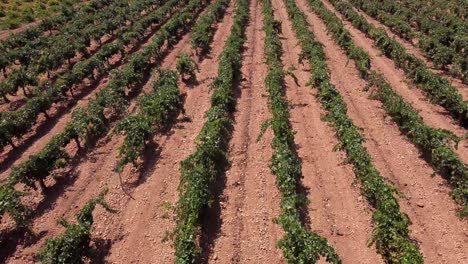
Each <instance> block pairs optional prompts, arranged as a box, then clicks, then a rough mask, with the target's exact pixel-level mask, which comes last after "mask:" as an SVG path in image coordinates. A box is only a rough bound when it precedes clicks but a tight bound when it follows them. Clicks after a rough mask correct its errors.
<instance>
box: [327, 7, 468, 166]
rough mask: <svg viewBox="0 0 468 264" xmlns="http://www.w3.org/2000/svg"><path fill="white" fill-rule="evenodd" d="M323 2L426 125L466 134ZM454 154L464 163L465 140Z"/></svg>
mask: <svg viewBox="0 0 468 264" xmlns="http://www.w3.org/2000/svg"><path fill="white" fill-rule="evenodd" d="M323 3H324V4H325V6H326V7H327V8H328V9H329V10H331V11H332V12H333V13H334V14H335V15H337V16H338V17H339V18H341V20H342V21H343V23H344V25H345V27H346V29H347V30H349V32H350V33H351V36H352V37H353V40H354V42H355V43H356V46H357V47H360V48H362V49H364V50H365V51H366V52H367V53H369V55H370V57H371V64H372V67H373V68H374V69H375V70H377V71H379V72H382V73H383V74H384V76H385V78H386V79H387V81H388V82H389V83H390V84H391V85H392V87H393V88H394V89H395V91H396V92H397V93H398V94H400V95H401V96H402V97H403V98H404V99H405V100H406V101H407V102H409V103H410V104H411V105H412V106H413V107H414V108H415V109H416V110H418V111H419V113H420V115H421V117H422V118H423V119H424V121H425V122H426V124H428V125H429V126H431V127H436V128H443V129H447V130H449V131H452V132H454V133H455V134H457V135H459V136H462V135H464V134H465V133H466V130H465V129H463V128H462V127H460V126H459V125H458V123H457V121H455V120H453V118H451V117H450V115H449V114H448V113H447V111H446V110H444V109H443V108H442V107H441V106H439V105H435V104H432V103H430V102H429V101H428V99H427V98H426V96H425V95H424V92H423V91H421V90H420V89H417V88H415V87H414V85H413V84H412V83H411V81H410V80H408V79H407V78H406V77H405V73H404V72H403V70H401V69H398V67H397V66H396V65H395V63H394V62H393V61H392V60H391V59H389V58H387V57H385V55H383V54H382V53H381V52H380V50H378V49H377V48H376V47H374V45H373V43H374V42H373V40H372V39H369V38H368V37H367V36H366V35H365V34H364V33H362V32H361V31H359V30H358V29H356V28H354V27H353V26H352V25H351V24H350V23H349V22H348V21H346V20H345V19H343V17H342V16H341V14H340V13H339V12H337V11H336V10H335V9H334V8H333V6H332V5H331V4H330V3H329V2H328V1H326V0H324V1H323ZM347 61H348V60H346V62H347ZM343 63H344V62H343ZM458 153H459V155H460V156H461V158H462V159H463V160H464V161H465V162H467V161H468V143H463V144H461V145H460V149H459V151H458Z"/></svg>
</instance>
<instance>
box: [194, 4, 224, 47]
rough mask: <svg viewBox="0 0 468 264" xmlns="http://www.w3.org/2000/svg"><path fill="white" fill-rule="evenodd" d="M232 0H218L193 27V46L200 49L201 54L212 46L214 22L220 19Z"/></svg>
mask: <svg viewBox="0 0 468 264" xmlns="http://www.w3.org/2000/svg"><path fill="white" fill-rule="evenodd" d="M229 2H231V1H230V0H217V1H216V2H215V3H214V4H213V5H212V6H211V7H210V9H209V10H207V13H206V15H204V16H203V17H202V18H201V19H200V20H199V21H198V22H197V24H196V25H195V26H194V27H193V30H192V32H191V36H192V47H193V48H194V49H195V50H197V51H198V50H200V53H201V54H205V53H207V52H208V50H209V48H210V42H211V39H212V38H213V34H214V33H213V31H212V30H211V27H212V26H213V24H214V22H217V21H220V20H221V19H222V18H223V16H224V13H225V12H226V9H227V8H228V5H229Z"/></svg>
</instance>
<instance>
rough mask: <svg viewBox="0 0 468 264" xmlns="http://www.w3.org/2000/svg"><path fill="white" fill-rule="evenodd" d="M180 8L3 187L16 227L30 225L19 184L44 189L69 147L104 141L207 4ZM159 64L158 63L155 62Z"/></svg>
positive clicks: (2, 205)
mask: <svg viewBox="0 0 468 264" xmlns="http://www.w3.org/2000/svg"><path fill="white" fill-rule="evenodd" d="M172 1H175V2H177V6H176V7H175V8H183V9H181V10H180V11H179V12H177V13H176V14H175V15H174V16H173V17H172V18H171V19H170V20H169V21H168V22H167V23H166V24H164V25H163V26H162V27H161V29H160V30H159V32H158V33H157V34H156V35H155V36H154V38H153V39H152V42H151V43H150V44H148V45H146V46H145V47H144V48H143V49H142V50H141V51H140V52H138V53H136V54H134V55H133V56H132V57H131V58H130V59H129V63H128V64H126V65H125V66H124V67H123V68H122V69H121V70H118V71H115V72H114V73H113V76H112V78H111V81H110V82H109V83H108V85H107V86H106V87H105V88H104V89H103V90H101V91H99V93H98V94H97V95H96V97H95V98H94V99H93V100H92V101H91V102H90V103H89V105H88V106H87V107H86V108H82V109H77V110H75V111H74V113H73V115H72V120H71V121H70V122H69V123H68V124H67V125H66V128H65V130H64V131H63V132H61V133H59V134H57V135H55V136H54V137H53V138H52V139H51V140H50V141H49V143H48V144H47V145H46V146H45V147H44V148H43V149H42V150H41V151H39V153H37V154H35V155H32V156H30V157H29V159H28V160H26V161H24V162H22V163H21V164H20V165H19V166H17V167H14V168H13V169H12V172H11V174H10V175H9V176H8V181H7V183H5V184H4V185H3V186H1V187H0V198H2V199H4V200H0V213H2V215H3V214H5V213H8V214H9V215H10V216H11V217H12V218H13V220H14V221H15V222H16V224H17V226H18V227H20V228H25V227H26V228H27V227H28V224H29V221H28V219H29V217H31V216H30V215H29V214H28V212H29V210H28V209H27V208H26V207H25V206H23V205H22V204H21V202H20V201H19V198H20V197H21V196H22V195H24V194H23V193H21V192H18V191H16V190H15V189H14V187H15V185H16V184H18V183H23V184H24V185H26V186H28V187H30V188H35V182H36V181H38V182H39V183H40V184H41V185H44V184H43V179H45V178H46V177H48V176H49V175H50V174H51V172H52V171H54V170H55V169H57V168H60V167H63V166H66V161H67V160H69V159H70V156H69V154H68V153H67V151H66V150H65V147H66V146H67V145H68V144H69V143H70V142H71V141H72V140H75V141H76V142H77V143H78V145H79V140H80V139H81V140H84V141H85V142H88V143H90V142H93V141H96V140H97V139H99V138H100V137H103V136H104V135H105V134H106V132H107V131H108V130H109V128H110V126H111V124H112V122H113V120H115V119H118V118H119V117H121V116H122V115H123V114H124V112H125V109H126V108H127V106H128V104H129V99H130V97H128V96H127V93H126V91H127V90H129V91H136V90H137V89H138V87H139V85H140V84H141V82H142V81H143V77H144V76H145V75H146V74H149V73H150V72H151V70H152V69H153V68H154V67H155V66H156V63H157V61H159V60H160V59H161V58H162V56H164V53H163V52H162V51H161V49H162V47H163V46H164V44H165V43H168V44H169V45H171V43H173V42H174V41H175V40H176V39H178V38H180V36H181V35H182V34H184V33H185V32H186V31H187V30H188V29H190V27H191V25H192V24H193V23H194V19H195V17H196V16H194V14H198V13H199V12H201V10H202V9H203V8H204V5H205V3H204V2H202V1H198V0H185V1H180V0H172ZM155 61H156V62H155Z"/></svg>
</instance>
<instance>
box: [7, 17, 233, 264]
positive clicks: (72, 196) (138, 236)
mask: <svg viewBox="0 0 468 264" xmlns="http://www.w3.org/2000/svg"><path fill="white" fill-rule="evenodd" d="M228 13H229V10H228ZM226 20H227V21H226V23H228V24H229V23H231V24H232V22H230V21H231V20H232V19H231V18H230V17H228V19H226ZM226 23H225V24H226ZM229 28H230V25H229ZM219 31H221V34H218V33H216V36H215V40H216V41H224V39H225V38H227V36H226V35H227V33H226V32H227V31H228V27H226V26H225V25H224V24H223V25H222V26H220V30H219ZM215 43H216V42H215ZM221 48H222V47H219V48H217V47H215V48H214V49H213V53H212V54H213V58H215V59H216V60H217V55H218V54H219V53H220V52H221V51H220V50H221ZM190 49H191V43H190V36H189V34H186V35H185V36H184V37H183V38H182V39H181V40H180V41H179V42H178V43H177V44H176V45H175V46H174V47H173V48H172V49H171V50H170V53H169V54H168V55H167V56H166V57H165V59H163V60H162V62H161V67H162V68H174V67H175V63H176V57H177V55H178V54H180V53H181V52H189V51H190ZM216 60H215V61H213V59H209V60H205V61H203V62H202V64H201V65H200V68H201V69H202V71H201V72H200V73H199V74H197V78H198V80H200V83H201V84H200V85H199V87H194V89H191V88H188V87H186V86H185V85H181V90H182V91H181V92H182V93H187V97H186V102H185V107H186V111H187V115H189V116H191V117H192V118H193V122H192V123H180V124H178V125H177V126H175V127H173V128H172V129H171V131H169V132H168V133H167V134H166V135H162V136H156V137H155V138H154V141H155V142H156V145H157V146H158V147H156V146H155V148H156V149H153V150H151V151H150V153H147V154H148V155H149V156H148V157H146V158H147V159H149V162H152V163H153V164H149V165H148V164H146V165H145V167H144V168H143V169H144V170H145V171H144V175H137V174H138V173H136V172H134V171H130V170H129V169H128V168H127V170H126V172H125V174H124V175H122V179H123V180H126V181H125V183H124V184H125V185H126V192H123V191H122V188H121V185H120V180H119V176H118V175H117V174H115V173H114V171H113V169H114V166H115V165H116V162H117V160H118V148H119V146H121V145H122V143H123V137H121V136H117V135H116V136H114V137H109V136H107V137H106V138H104V139H102V140H100V141H99V142H98V144H97V146H96V147H95V148H94V149H93V150H92V151H91V152H90V153H89V154H88V155H87V156H86V158H85V160H84V161H83V162H82V163H80V164H78V165H77V166H76V167H75V168H73V171H72V172H71V173H70V174H71V175H68V176H67V177H74V178H75V179H76V180H74V181H73V183H72V184H71V185H70V186H69V187H68V188H67V189H66V190H65V191H63V192H61V193H60V194H59V195H57V194H55V193H53V194H52V195H55V196H58V198H57V199H56V201H55V203H54V207H53V208H50V209H49V210H48V211H46V212H45V213H43V215H41V216H40V217H38V218H37V219H35V221H34V223H33V230H38V231H39V232H41V236H40V240H39V241H37V242H35V243H34V244H33V245H30V246H29V245H26V246H25V245H19V246H18V247H17V251H16V252H15V254H14V256H12V257H11V258H10V259H9V260H8V261H7V263H30V262H33V256H34V254H35V253H37V251H38V249H39V248H40V246H41V245H42V244H43V243H44V242H45V238H50V237H55V236H57V235H58V234H60V233H61V232H63V228H61V227H59V226H58V224H57V219H59V218H60V217H62V216H63V217H65V218H66V219H74V214H75V213H76V212H77V211H78V210H80V209H81V208H82V206H83V205H84V204H85V203H86V202H87V201H88V200H89V199H91V198H94V197H96V196H97V195H98V194H99V192H100V191H101V190H102V189H103V188H104V187H105V186H108V187H109V194H108V195H107V197H106V201H108V202H109V204H110V205H111V207H113V208H115V209H117V210H119V211H120V213H119V214H116V215H109V213H108V212H105V211H104V210H103V209H102V208H99V207H98V208H97V209H96V211H95V213H94V215H95V225H94V226H93V229H94V230H95V234H96V236H97V238H99V239H100V240H99V242H100V244H99V245H98V247H99V248H100V251H101V252H103V253H102V256H101V257H102V258H103V259H104V258H105V255H106V254H107V253H108V251H109V250H110V249H111V245H113V244H114V243H117V242H121V241H120V240H122V239H123V238H124V237H125V236H126V234H128V233H131V235H132V236H133V237H134V239H133V241H135V240H136V241H138V242H139V241H141V242H143V240H144V239H145V238H146V240H145V242H148V238H149V237H148V236H145V233H144V232H139V233H137V232H133V231H132V232H126V230H127V227H128V226H130V227H135V226H136V227H137V228H138V230H139V231H142V229H147V228H148V227H149V225H148V223H141V224H139V225H135V223H134V221H135V220H134V219H133V217H135V216H136V215H138V216H139V220H140V219H141V218H143V216H144V214H146V215H147V216H148V215H149V214H150V213H154V212H156V213H157V211H149V210H147V209H148V208H147V207H148V206H151V204H152V203H151V200H149V201H148V197H150V196H151V195H150V196H148V191H149V190H153V189H156V187H157V186H164V185H165V184H166V183H167V181H169V180H168V179H169V177H170V176H173V175H175V173H169V172H168V173H165V174H163V173H161V172H160V171H159V172H158V170H160V169H159V168H160V167H164V166H166V167H167V166H170V167H171V168H172V167H178V164H179V161H180V160H182V158H183V157H184V155H185V154H186V153H187V151H189V150H188V148H183V146H185V145H192V142H193V140H194V138H195V136H196V135H197V131H196V130H199V129H200V128H201V125H199V124H202V123H203V122H202V121H200V122H197V120H196V119H195V114H196V115H197V118H198V119H203V118H204V115H203V114H204V111H203V109H202V108H203V107H205V108H206V109H207V108H208V107H209V98H208V97H209V82H208V81H207V80H208V79H210V78H211V77H212V76H211V75H214V74H211V71H212V68H210V67H209V66H210V65H215V64H216V65H217V63H215V62H216ZM204 66H205V67H204ZM204 69H207V71H206V72H205V71H204ZM208 71H209V72H208ZM214 72H216V69H215V71H214ZM154 78H155V76H151V78H150V80H149V81H147V82H146V84H145V85H144V87H143V90H144V91H149V90H150V89H151V83H152V81H153V80H154ZM134 107H135V101H132V105H131V106H130V108H134ZM130 111H132V109H130ZM192 113H193V115H192ZM198 125H199V126H200V128H197V129H196V130H195V129H194V126H198ZM178 130H180V131H181V132H179V134H182V135H179V138H178V140H179V141H177V138H175V137H176V135H177V132H178ZM194 130H195V131H194ZM192 134H193V135H192ZM188 137H191V138H188ZM181 138H182V139H181ZM174 144H178V146H173V145H174ZM149 148H151V146H150V147H149ZM174 150H178V152H177V151H174ZM169 151H170V152H171V153H169V154H166V153H165V152H169ZM181 151H182V152H183V153H181ZM172 152H174V153H172ZM187 155H188V154H187ZM166 156H168V157H166ZM171 158H172V159H171ZM158 159H159V160H160V161H161V165H159V164H158V165H156V164H154V163H156V162H157V160H158ZM173 160H175V161H173ZM158 162H159V161H158ZM151 166H154V167H151ZM176 172H177V173H178V170H177V171H176ZM160 174H161V175H167V176H166V178H164V179H163V180H164V181H162V182H161V181H160V178H161V175H160ZM126 177H127V178H128V179H126ZM135 178H136V179H135ZM154 180H156V181H157V182H154ZM150 181H151V183H152V184H151V186H148V185H150ZM144 183H148V184H146V185H143V184H144ZM177 184H178V180H175V181H174V186H175V187H174V192H173V195H174V196H175V199H174V201H176V198H177V197H176V196H177V191H176V188H177ZM139 185H141V189H139V188H137V187H138V186H139ZM132 186H134V187H135V189H134V190H132V193H131V195H132V196H133V197H134V198H135V199H136V200H131V198H130V197H129V196H128V195H127V194H126V193H128V189H129V187H132ZM143 188H144V189H143ZM142 189H143V190H142ZM165 189H166V188H162V189H160V190H159V191H160V192H164V191H165ZM171 194H172V193H171ZM137 195H138V196H137ZM34 198H36V197H34ZM37 199H40V197H38V198H37ZM165 201H166V200H163V199H161V200H160V201H159V203H157V204H156V205H155V207H156V208H157V209H158V210H159V211H162V210H161V205H162V204H163V202H165ZM142 203H143V204H144V206H146V208H142V209H141V210H142V211H137V212H135V210H137V209H140V208H139V206H141V205H142ZM148 203H150V204H148ZM128 208H130V209H132V210H129V209H128ZM129 211H131V212H132V213H128V212H129ZM127 213H128V214H127ZM122 214H125V217H126V219H123V217H124V216H122ZM161 214H162V213H161ZM129 218H131V219H129ZM149 218H152V216H150V217H149ZM124 220H125V221H128V222H126V223H125V224H127V226H125V225H124V223H122V222H124ZM146 220H147V219H146ZM151 221H153V220H151ZM165 221H166V222H167V221H170V219H165ZM170 222H171V221H170ZM151 226H156V227H158V225H157V224H156V225H152V224H151ZM159 226H161V225H159ZM166 226H167V223H166ZM138 230H137V231H138ZM166 230H167V231H170V229H164V230H161V232H160V234H159V236H158V237H157V238H156V240H157V242H160V241H161V240H162V238H163V237H164V232H165V231H166ZM150 240H152V241H153V242H154V240H155V239H152V238H150ZM137 244H138V243H133V244H131V245H130V248H129V249H127V251H126V252H127V253H128V254H132V253H135V252H136V251H137V250H138V249H146V250H149V251H151V249H149V248H148V247H147V246H146V247H145V245H147V244H143V246H141V245H138V246H137ZM150 244H153V243H150ZM164 246H165V247H166V248H168V247H170V245H169V244H164ZM162 247H163V246H162V245H159V246H158V248H159V249H160V250H162ZM170 250H172V249H170ZM122 252H123V250H120V249H119V250H117V254H122ZM111 253H112V252H111ZM142 255H146V256H149V257H154V258H155V259H156V260H152V261H149V262H142V263H155V261H156V263H158V262H157V260H158V258H159V257H160V256H159V253H158V255H157V256H155V255H154V254H151V253H150V254H142ZM111 256H112V255H111ZM140 257H141V256H135V255H133V258H131V261H135V260H138V259H139V258H140ZM122 258H123V256H121V255H119V256H117V257H115V256H114V259H112V258H111V261H110V263H129V262H127V261H123V260H122ZM161 263H166V262H161Z"/></svg>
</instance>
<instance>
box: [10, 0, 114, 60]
mask: <svg viewBox="0 0 468 264" xmlns="http://www.w3.org/2000/svg"><path fill="white" fill-rule="evenodd" d="M92 6H93V7H94V8H83V9H81V10H80V11H79V12H77V13H76V14H74V18H73V19H72V20H70V21H68V22H67V23H65V24H64V25H61V26H60V29H58V30H54V31H51V32H50V33H49V34H41V35H39V36H38V37H37V38H36V39H34V40H27V41H26V40H25V42H24V43H23V44H22V45H21V46H19V47H16V48H6V45H5V46H4V47H3V50H2V55H3V57H4V59H5V60H7V62H8V64H7V65H5V66H13V65H15V64H16V63H18V62H19V63H21V64H23V65H28V64H29V63H30V62H31V61H33V59H37V58H38V57H39V56H41V51H42V50H43V49H48V48H49V47H51V45H55V44H57V43H56V40H60V39H64V38H65V37H67V36H71V34H75V33H77V31H78V30H82V29H83V28H84V27H86V25H87V24H86V23H92V22H93V19H94V18H97V17H99V16H101V15H100V12H104V13H105V12H107V11H109V10H114V11H115V10H116V9H115V8H116V7H118V6H120V7H122V6H123V5H122V3H118V2H115V1H112V2H111V3H109V4H104V5H92ZM85 22H86V23H85ZM87 30H88V31H90V33H91V30H92V29H91V28H88V29H87ZM80 37H82V36H80Z"/></svg>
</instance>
